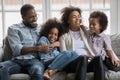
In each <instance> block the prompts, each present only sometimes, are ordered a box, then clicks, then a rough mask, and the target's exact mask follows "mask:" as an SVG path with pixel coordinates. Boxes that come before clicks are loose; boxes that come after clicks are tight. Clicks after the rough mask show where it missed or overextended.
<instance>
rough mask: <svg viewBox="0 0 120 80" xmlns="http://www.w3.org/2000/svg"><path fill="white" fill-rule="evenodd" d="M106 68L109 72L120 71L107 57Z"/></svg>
mask: <svg viewBox="0 0 120 80" xmlns="http://www.w3.org/2000/svg"><path fill="white" fill-rule="evenodd" d="M103 62H104V64H105V66H106V67H107V69H108V70H113V71H116V72H117V71H120V67H117V66H115V65H113V63H112V61H111V59H110V58H108V57H105V60H104V61H103Z"/></svg>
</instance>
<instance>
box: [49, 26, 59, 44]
mask: <svg viewBox="0 0 120 80" xmlns="http://www.w3.org/2000/svg"><path fill="white" fill-rule="evenodd" d="M58 32H59V31H58V29H57V28H52V29H51V30H50V32H49V34H48V39H49V41H50V43H53V42H55V41H56V40H57V39H58Z"/></svg>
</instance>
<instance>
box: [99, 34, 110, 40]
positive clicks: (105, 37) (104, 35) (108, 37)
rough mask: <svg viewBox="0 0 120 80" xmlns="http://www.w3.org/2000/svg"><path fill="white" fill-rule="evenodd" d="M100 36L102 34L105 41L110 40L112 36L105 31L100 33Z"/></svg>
mask: <svg viewBox="0 0 120 80" xmlns="http://www.w3.org/2000/svg"><path fill="white" fill-rule="evenodd" d="M100 36H101V37H102V38H103V39H104V40H105V41H107V40H110V36H109V35H107V34H105V33H102V34H100Z"/></svg>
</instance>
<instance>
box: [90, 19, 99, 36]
mask: <svg viewBox="0 0 120 80" xmlns="http://www.w3.org/2000/svg"><path fill="white" fill-rule="evenodd" d="M89 28H90V31H91V32H92V33H95V34H99V33H100V31H101V26H100V25H99V22H98V19H97V18H90V19H89Z"/></svg>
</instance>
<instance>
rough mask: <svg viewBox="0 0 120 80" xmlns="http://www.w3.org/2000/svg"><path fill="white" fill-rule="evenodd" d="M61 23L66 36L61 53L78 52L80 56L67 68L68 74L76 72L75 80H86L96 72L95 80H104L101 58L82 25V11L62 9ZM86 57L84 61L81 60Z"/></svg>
mask: <svg viewBox="0 0 120 80" xmlns="http://www.w3.org/2000/svg"><path fill="white" fill-rule="evenodd" d="M61 13H62V18H61V22H62V24H63V26H64V35H62V36H61V37H60V43H61V46H60V50H61V51H66V50H69V51H76V52H77V54H78V55H79V56H80V57H78V58H77V59H75V60H74V61H72V62H71V63H70V64H69V65H67V66H66V68H65V70H66V71H67V72H76V77H75V80H85V77H86V72H87V71H88V72H94V80H104V79H105V76H104V74H105V73H104V68H103V63H102V59H101V57H100V56H95V55H94V54H95V53H96V52H95V50H94V49H93V47H92V45H91V42H90V40H89V38H88V35H87V31H86V29H85V27H84V26H82V25H81V22H82V20H81V19H82V16H81V10H80V9H79V8H77V7H73V6H70V7H65V8H63V9H62V12H61ZM83 55H85V56H86V57H85V56H84V60H83V61H81V60H80V59H81V58H82V56H83Z"/></svg>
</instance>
